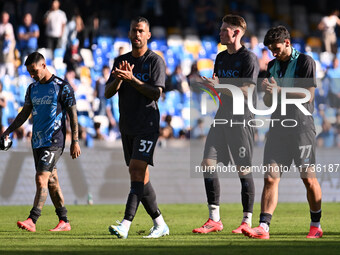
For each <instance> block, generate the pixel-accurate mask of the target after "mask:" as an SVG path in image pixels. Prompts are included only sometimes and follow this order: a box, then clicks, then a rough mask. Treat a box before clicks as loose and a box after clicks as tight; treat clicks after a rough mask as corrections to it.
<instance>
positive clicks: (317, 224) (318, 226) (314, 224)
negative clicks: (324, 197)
mask: <svg viewBox="0 0 340 255" xmlns="http://www.w3.org/2000/svg"><path fill="white" fill-rule="evenodd" d="M310 212H311V213H319V212H321V209H320V210H319V211H312V210H310ZM310 225H311V226H313V227H317V228H321V224H320V221H319V222H312V221H311V222H310Z"/></svg>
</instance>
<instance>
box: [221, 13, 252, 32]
mask: <svg viewBox="0 0 340 255" xmlns="http://www.w3.org/2000/svg"><path fill="white" fill-rule="evenodd" d="M222 21H223V22H224V23H227V24H229V25H232V26H235V27H239V28H241V29H242V30H243V32H245V31H246V30H247V23H246V21H245V20H244V18H242V17H241V16H239V15H235V14H227V15H225V16H224V17H223V19H222Z"/></svg>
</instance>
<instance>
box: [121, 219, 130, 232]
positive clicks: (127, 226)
mask: <svg viewBox="0 0 340 255" xmlns="http://www.w3.org/2000/svg"><path fill="white" fill-rule="evenodd" d="M121 223H122V224H123V225H124V226H125V227H126V228H127V229H128V230H129V229H130V226H131V223H132V221H129V220H126V219H123V220H122V222H121Z"/></svg>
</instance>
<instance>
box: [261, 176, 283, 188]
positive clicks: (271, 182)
mask: <svg viewBox="0 0 340 255" xmlns="http://www.w3.org/2000/svg"><path fill="white" fill-rule="evenodd" d="M279 182H280V179H279V178H274V177H272V176H267V177H266V178H264V185H265V186H275V185H278V184H279Z"/></svg>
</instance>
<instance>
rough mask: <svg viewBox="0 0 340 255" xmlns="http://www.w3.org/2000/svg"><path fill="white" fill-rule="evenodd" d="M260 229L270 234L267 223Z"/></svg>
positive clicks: (262, 223) (261, 224)
mask: <svg viewBox="0 0 340 255" xmlns="http://www.w3.org/2000/svg"><path fill="white" fill-rule="evenodd" d="M260 227H262V228H263V229H264V231H266V232H269V226H268V224H267V223H264V222H261V223H260Z"/></svg>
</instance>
